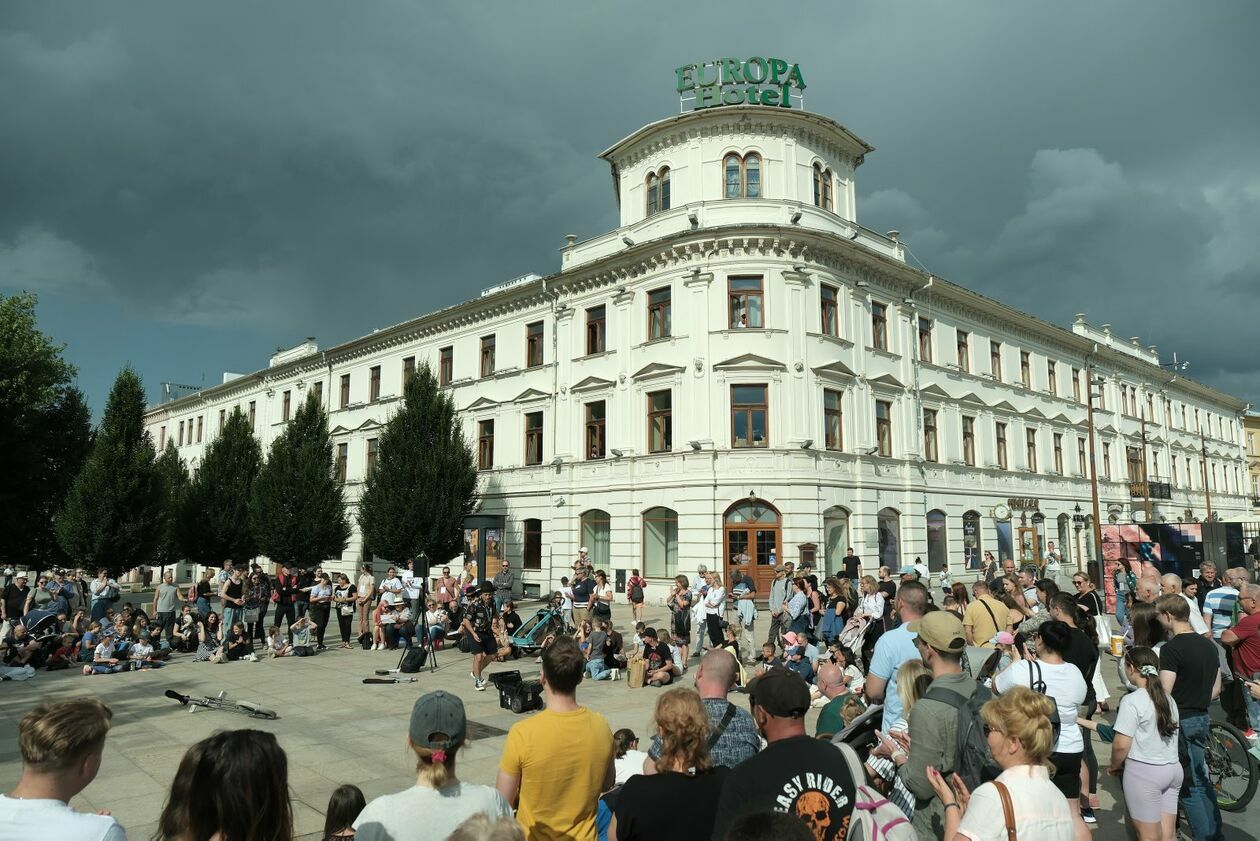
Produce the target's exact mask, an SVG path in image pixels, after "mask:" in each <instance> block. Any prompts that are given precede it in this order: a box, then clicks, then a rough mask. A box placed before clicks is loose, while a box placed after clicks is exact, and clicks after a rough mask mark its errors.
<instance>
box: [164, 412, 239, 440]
mask: <svg viewBox="0 0 1260 841" xmlns="http://www.w3.org/2000/svg"><path fill="white" fill-rule="evenodd" d="M226 425H227V409H220V410H219V434H220V435H222V434H223V427H224V426H226ZM162 431H163V432H165V431H166V427H162ZM158 449H161V447H159V448H158Z"/></svg>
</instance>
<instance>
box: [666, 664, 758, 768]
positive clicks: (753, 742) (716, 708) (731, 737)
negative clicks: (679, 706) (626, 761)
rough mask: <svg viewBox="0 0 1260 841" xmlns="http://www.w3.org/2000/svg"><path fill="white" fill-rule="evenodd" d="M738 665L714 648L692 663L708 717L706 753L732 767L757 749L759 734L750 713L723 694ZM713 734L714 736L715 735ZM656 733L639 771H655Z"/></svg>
mask: <svg viewBox="0 0 1260 841" xmlns="http://www.w3.org/2000/svg"><path fill="white" fill-rule="evenodd" d="M737 673H738V666H737V665H736V663H735V658H734V657H732V656H731V654H730V652H728V651H726V650H725V649H721V648H718V649H714V650H712V651H710V652H709V653H708V654H706V655H704V658H703V659H701V660H700V665H699V666H697V667H696V692H698V693H700V700H701V701H702V702H703V703H704V709H705V713H706V714H707V715H708V717H709V738H710V739H711V740H712V741H711V742H710V743H709V757H710V758H711V759H712V760H713V764H714V765H721V766H723V767H725V768H734V767H735V766H736V765H738V764H739V763H741V762H743V761H744V760H745V759H748V758H749V757H751V756H754V755H756V754H757V752H758V751H760V750H761V737H760V736H758V735H757V724H756V722H754V721H753V717H752V714H751V713H749V712H748V710H747V709H745V708H744V707H742V706H738V707H737V706H735V704H733V703H731V702H730V700H728V698H727V694H728V693H729V692H730V691H731V688H732V687H734V686H735V676H736V674H737ZM715 737H716V738H715ZM661 748H662V742H661V737H660V734H657V735H655V736H653V737H652V744H651V746H649V747H648V751H647V759H645V760H643V773H644V774H655V773H657V769H656V760H658V759H660V757H661Z"/></svg>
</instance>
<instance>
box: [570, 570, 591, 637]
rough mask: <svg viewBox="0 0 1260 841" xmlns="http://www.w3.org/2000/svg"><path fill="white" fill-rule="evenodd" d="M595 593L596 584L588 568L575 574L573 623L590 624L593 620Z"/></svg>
mask: <svg viewBox="0 0 1260 841" xmlns="http://www.w3.org/2000/svg"><path fill="white" fill-rule="evenodd" d="M594 592H595V582H594V581H592V580H591V579H590V576H589V575H588V574H587V572H586V567H582V568H581V569H578V570H576V571H575V572H574V573H573V621H574V622H575V623H577V624H579V625H580V624H581V623H583V622H589V621H590V619H591V596H592V595H593V594H594Z"/></svg>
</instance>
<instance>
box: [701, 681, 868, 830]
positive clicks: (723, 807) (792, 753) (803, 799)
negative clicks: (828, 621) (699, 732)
mask: <svg viewBox="0 0 1260 841" xmlns="http://www.w3.org/2000/svg"><path fill="white" fill-rule="evenodd" d="M748 697H749V703H750V704H751V706H752V715H753V719H754V720H755V722H756V725H757V729H758V730H759V731H760V732H761V734H762V735H763V736H764V737H765V739H766V742H767V743H768V744H767V747H766V749H765V750H763V751H761V752H760V753H758V754H757V755H756V756H753V757H751V758H749V759H747V760H745V761H744V762H741V763H740V764H739V765H738V766H736V767H735V768H734V769H732V771H731V772H730V775H729V776H727V778H726V782H725V784H723V786H722V796H721V798H720V800H719V801H718V810H717V820H716V822H715V825H714V828H713V834H712V837H713V838H715V839H724V838H726V837H727V831H728V829H729V828H730V826H731V824H732V823H734V822H735V821H736V820H738V819H739V818H740V817H742V816H743V815H746V814H749V813H752V812H762V811H768V810H774V811H781V812H782V811H786V812H788V813H789V814H794V815H796V816H797V818H798V819H799V820H802V821H804V822H806V823H808V824H809V825H810V828H811V829H813V831H814V837H815V839H816V841H835V839H841V840H842V839H844V837H845V833H846V831H847V828H848V825H849V819H850V816H851V814H852V811H853V803H854V797H855V795H856V790H857V784H858V783H860V782H864V781H863V780H855V779H853V774H852V772H851V771H850V769H849V760H848V758H846V755H845V753H844V748H841V749H839V750H838V749H837V747H836V746H835V745H832V744H830V743H828V742H823V741H820V740H818V739H813V738H810V736H809V735H808V734H807V733H806V732H805V714H806V713H807V712H808V711H809V705H810V699H809V686H808V685H807V684H806V683H805V681H804V680H802V679H801V677H800V676H799V675H796V674H793V673H792V672H789V671H788V670H786V669H783V668H778V667H776V668H772V669H770V670H769V671H767V672H765V673H764V674H761V675H758V676H757V677H756V678H754V679H753V680H752V682H750V683H749V685H748Z"/></svg>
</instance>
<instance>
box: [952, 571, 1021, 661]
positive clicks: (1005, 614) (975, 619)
mask: <svg viewBox="0 0 1260 841" xmlns="http://www.w3.org/2000/svg"><path fill="white" fill-rule="evenodd" d="M971 592H972V594H973V595H974V596H975V598H974V599H972V601H971V604H969V605H967V609H966V610H965V611H964V612H963V629H964V630H965V631H966V632H967V644H968V645H976V646H979V647H980V648H993V638H994V637H995V636H997V634H998V632H1000V631H1005V630H1006V625H1007V621H1008V619H1009V614H1010V610H1009V609H1008V608H1007V607H1006V605H1004V604H1002V602H1000V601H998V599H996V598H995V597H994V596H993V595H992V594H990V593H989V585H988V584H985V583H984V582H983V581H977V582H976V583H975V584H973V585H971Z"/></svg>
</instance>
